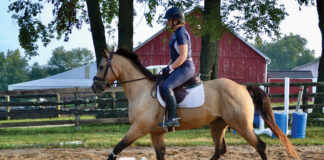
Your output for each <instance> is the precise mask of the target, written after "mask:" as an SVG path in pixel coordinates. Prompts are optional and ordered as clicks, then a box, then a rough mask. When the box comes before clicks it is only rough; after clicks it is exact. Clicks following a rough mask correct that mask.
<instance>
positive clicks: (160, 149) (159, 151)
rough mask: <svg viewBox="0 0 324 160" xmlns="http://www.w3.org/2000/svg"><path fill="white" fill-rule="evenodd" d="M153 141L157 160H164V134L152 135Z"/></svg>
mask: <svg viewBox="0 0 324 160" xmlns="http://www.w3.org/2000/svg"><path fill="white" fill-rule="evenodd" d="M151 140H152V143H153V146H154V149H155V153H156V159H157V160H164V155H165V144H164V133H151Z"/></svg>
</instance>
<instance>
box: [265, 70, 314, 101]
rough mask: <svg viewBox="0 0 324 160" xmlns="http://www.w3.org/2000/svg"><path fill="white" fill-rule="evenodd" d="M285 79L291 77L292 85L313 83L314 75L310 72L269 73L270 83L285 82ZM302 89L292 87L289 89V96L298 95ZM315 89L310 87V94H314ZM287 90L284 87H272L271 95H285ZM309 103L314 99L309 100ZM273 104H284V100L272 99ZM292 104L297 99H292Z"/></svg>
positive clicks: (270, 89)
mask: <svg viewBox="0 0 324 160" xmlns="http://www.w3.org/2000/svg"><path fill="white" fill-rule="evenodd" d="M285 77H289V80H290V83H294V82H312V81H313V75H312V72H311V71H310V70H308V71H269V72H268V82H269V83H275V82H280V83H284V82H285ZM299 89H300V87H290V88H289V94H298V92H299ZM312 92H313V89H312V87H308V93H312ZM284 93H285V88H284V87H270V88H269V94H284ZM308 100H309V101H311V100H312V98H309V99H308ZM271 101H272V102H283V101H284V99H283V98H277V99H272V100H271ZM289 101H290V102H295V101H297V98H290V99H289Z"/></svg>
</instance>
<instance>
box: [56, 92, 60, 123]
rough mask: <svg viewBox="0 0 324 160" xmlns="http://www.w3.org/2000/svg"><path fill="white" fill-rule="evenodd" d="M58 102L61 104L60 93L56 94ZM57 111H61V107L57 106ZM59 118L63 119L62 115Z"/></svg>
mask: <svg viewBox="0 0 324 160" xmlns="http://www.w3.org/2000/svg"><path fill="white" fill-rule="evenodd" d="M56 102H57V103H60V102H61V94H60V93H56ZM56 110H58V111H60V110H61V105H57V106H56ZM57 116H58V117H59V118H60V117H61V115H60V114H58V115H57Z"/></svg>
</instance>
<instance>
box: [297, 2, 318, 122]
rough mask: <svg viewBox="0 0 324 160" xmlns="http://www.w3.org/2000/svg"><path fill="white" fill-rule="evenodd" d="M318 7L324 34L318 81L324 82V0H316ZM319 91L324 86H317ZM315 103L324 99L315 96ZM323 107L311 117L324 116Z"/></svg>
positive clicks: (309, 3)
mask: <svg viewBox="0 0 324 160" xmlns="http://www.w3.org/2000/svg"><path fill="white" fill-rule="evenodd" d="M297 2H298V3H299V4H300V6H302V5H305V6H308V5H315V3H314V0H297ZM316 8H317V13H318V19H319V23H318V27H319V29H320V31H321V34H322V54H321V57H320V60H319V67H318V78H317V81H318V82H324V49H323V47H324V1H322V0H316ZM316 92H317V93H323V92H324V87H323V86H317V89H316ZM315 104H324V99H323V98H322V97H319V98H315ZM321 110H322V108H320V107H318V108H315V109H314V110H313V112H312V114H311V115H310V117H323V116H324V114H323V112H322V111H321Z"/></svg>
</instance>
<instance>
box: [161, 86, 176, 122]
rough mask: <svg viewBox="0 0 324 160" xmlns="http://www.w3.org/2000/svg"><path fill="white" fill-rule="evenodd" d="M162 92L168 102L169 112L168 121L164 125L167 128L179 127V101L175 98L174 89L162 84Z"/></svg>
mask: <svg viewBox="0 0 324 160" xmlns="http://www.w3.org/2000/svg"><path fill="white" fill-rule="evenodd" d="M161 91H162V94H163V97H164V100H165V102H166V109H167V110H168V120H167V121H166V122H165V123H164V125H165V126H167V127H173V126H174V127H179V120H178V118H177V101H176V98H175V96H174V93H173V89H171V88H168V87H167V86H166V87H165V86H164V87H163V84H162V89H161ZM160 125H161V124H160Z"/></svg>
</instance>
